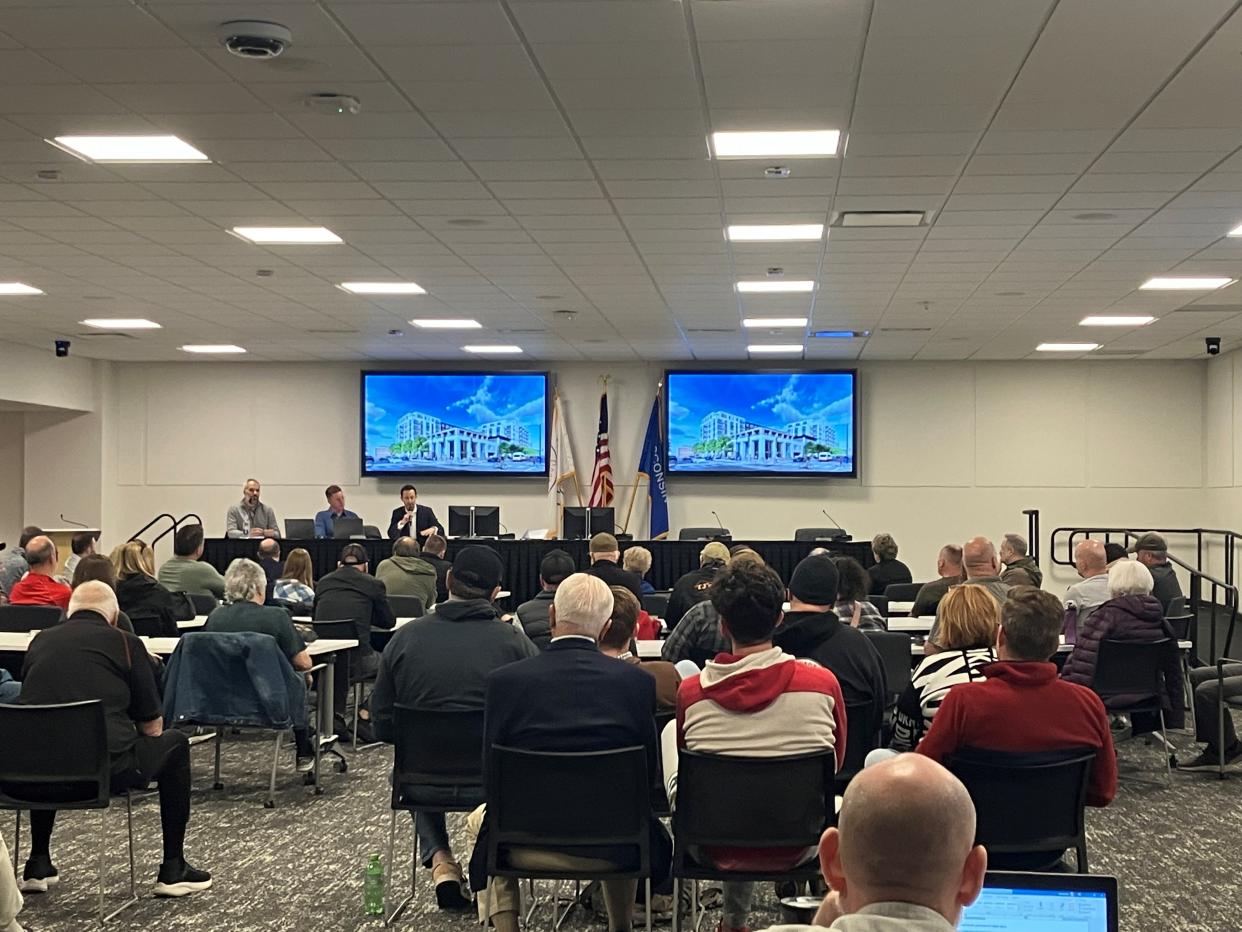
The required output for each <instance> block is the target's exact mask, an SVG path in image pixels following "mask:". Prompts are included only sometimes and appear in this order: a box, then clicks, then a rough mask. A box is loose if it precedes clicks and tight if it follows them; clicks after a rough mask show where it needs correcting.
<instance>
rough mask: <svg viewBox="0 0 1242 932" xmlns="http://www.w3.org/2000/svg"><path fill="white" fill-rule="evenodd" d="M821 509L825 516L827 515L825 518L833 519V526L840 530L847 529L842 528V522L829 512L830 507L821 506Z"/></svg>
mask: <svg viewBox="0 0 1242 932" xmlns="http://www.w3.org/2000/svg"><path fill="white" fill-rule="evenodd" d="M820 511H821V512H823V514H824V517H825V518H827V519H828V520H829V521H831V522H832V526H833V527H835V528H838V529H839V530H845V529H844V528H842V527H841V522H840V521H838V520H837V519H836V518H834V517H833V516H832V515H830V514H828V509H827V508H821V509H820Z"/></svg>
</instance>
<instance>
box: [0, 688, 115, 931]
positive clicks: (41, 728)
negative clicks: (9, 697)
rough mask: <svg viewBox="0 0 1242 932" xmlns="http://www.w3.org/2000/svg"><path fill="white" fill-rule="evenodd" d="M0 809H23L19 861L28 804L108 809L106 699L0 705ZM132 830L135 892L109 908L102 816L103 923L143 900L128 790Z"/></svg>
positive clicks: (16, 855)
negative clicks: (106, 906)
mask: <svg viewBox="0 0 1242 932" xmlns="http://www.w3.org/2000/svg"><path fill="white" fill-rule="evenodd" d="M0 747H2V748H4V754H2V755H0V809H10V810H13V811H15V812H16V813H17V831H16V833H15V836H14V844H13V863H14V864H20V863H21V860H20V858H19V851H18V848H19V846H20V844H21V837H22V810H23V809H29V810H31V811H35V810H40V811H46V810H60V809H100V810H103V809H107V808H108V805H109V803H110V801H111V795H112V793H111V784H112V778H111V770H112V758H111V755H109V753H108V732H107V728H106V727H105V725H104V710H103V703H102V702H100V701H99V700H97V699H91V700H87V701H85V702H67V703H64V704H62V705H0ZM125 822H126V828H127V829H128V836H129V896H128V897H127V898H126V900H125V902H124V903H123V904H121V905H120V906H118V907H117V908H116V909H114V910H113V911H112V912H110V913H108V914H107V915H105V914H104V885H103V861H104V853H105V852H106V851H107V850H108V839H107V833H106V831H105V828H106V826H107V823H106V822H105V821H104V816H103V814H102V812H101V813H100V818H99V922H100V924H101V925H102V924H103V923H105V922H107V921H108V920H110V919H112V918H114V917H115V916H117V915H119V914H120V913H121V912H123V911H124V910H126V909H128V908H129V907H130V906H133V905H134V904H135V903H137V902H138V892H137V885H136V880H135V878H134V814H133V800H132V798H131V795H130V792H129V791H126V793H125Z"/></svg>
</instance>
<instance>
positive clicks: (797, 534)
mask: <svg viewBox="0 0 1242 932" xmlns="http://www.w3.org/2000/svg"><path fill="white" fill-rule="evenodd" d="M849 539H850V535H849V534H847V533H846V532H845V530H844V529H842V528H839V527H800V528H795V529H794V540H798V541H806V540H849Z"/></svg>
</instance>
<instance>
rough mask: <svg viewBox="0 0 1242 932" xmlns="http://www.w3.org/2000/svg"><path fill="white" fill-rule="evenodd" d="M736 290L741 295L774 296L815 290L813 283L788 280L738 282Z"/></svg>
mask: <svg viewBox="0 0 1242 932" xmlns="http://www.w3.org/2000/svg"><path fill="white" fill-rule="evenodd" d="M737 290H738V291H739V292H740V293H742V294H775V293H786V294H789V293H798V294H804V293H806V292H810V291H814V290H815V282H813V281H809V280H808V281H800V280H790V281H785V280H782V279H777V280H773V281H755V282H738V283H737Z"/></svg>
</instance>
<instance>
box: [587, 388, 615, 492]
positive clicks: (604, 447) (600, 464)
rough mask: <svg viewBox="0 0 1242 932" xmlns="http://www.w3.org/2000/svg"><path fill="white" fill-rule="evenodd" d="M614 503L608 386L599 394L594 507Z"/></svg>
mask: <svg viewBox="0 0 1242 932" xmlns="http://www.w3.org/2000/svg"><path fill="white" fill-rule="evenodd" d="M611 504H612V458H611V456H610V454H609V452H608V388H607V386H605V388H604V391H603V393H602V394H601V395H600V396H599V433H597V434H596V436H595V468H594V469H592V470H591V502H590V505H591V507H592V508H607V507H608V506H609V505H611Z"/></svg>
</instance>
